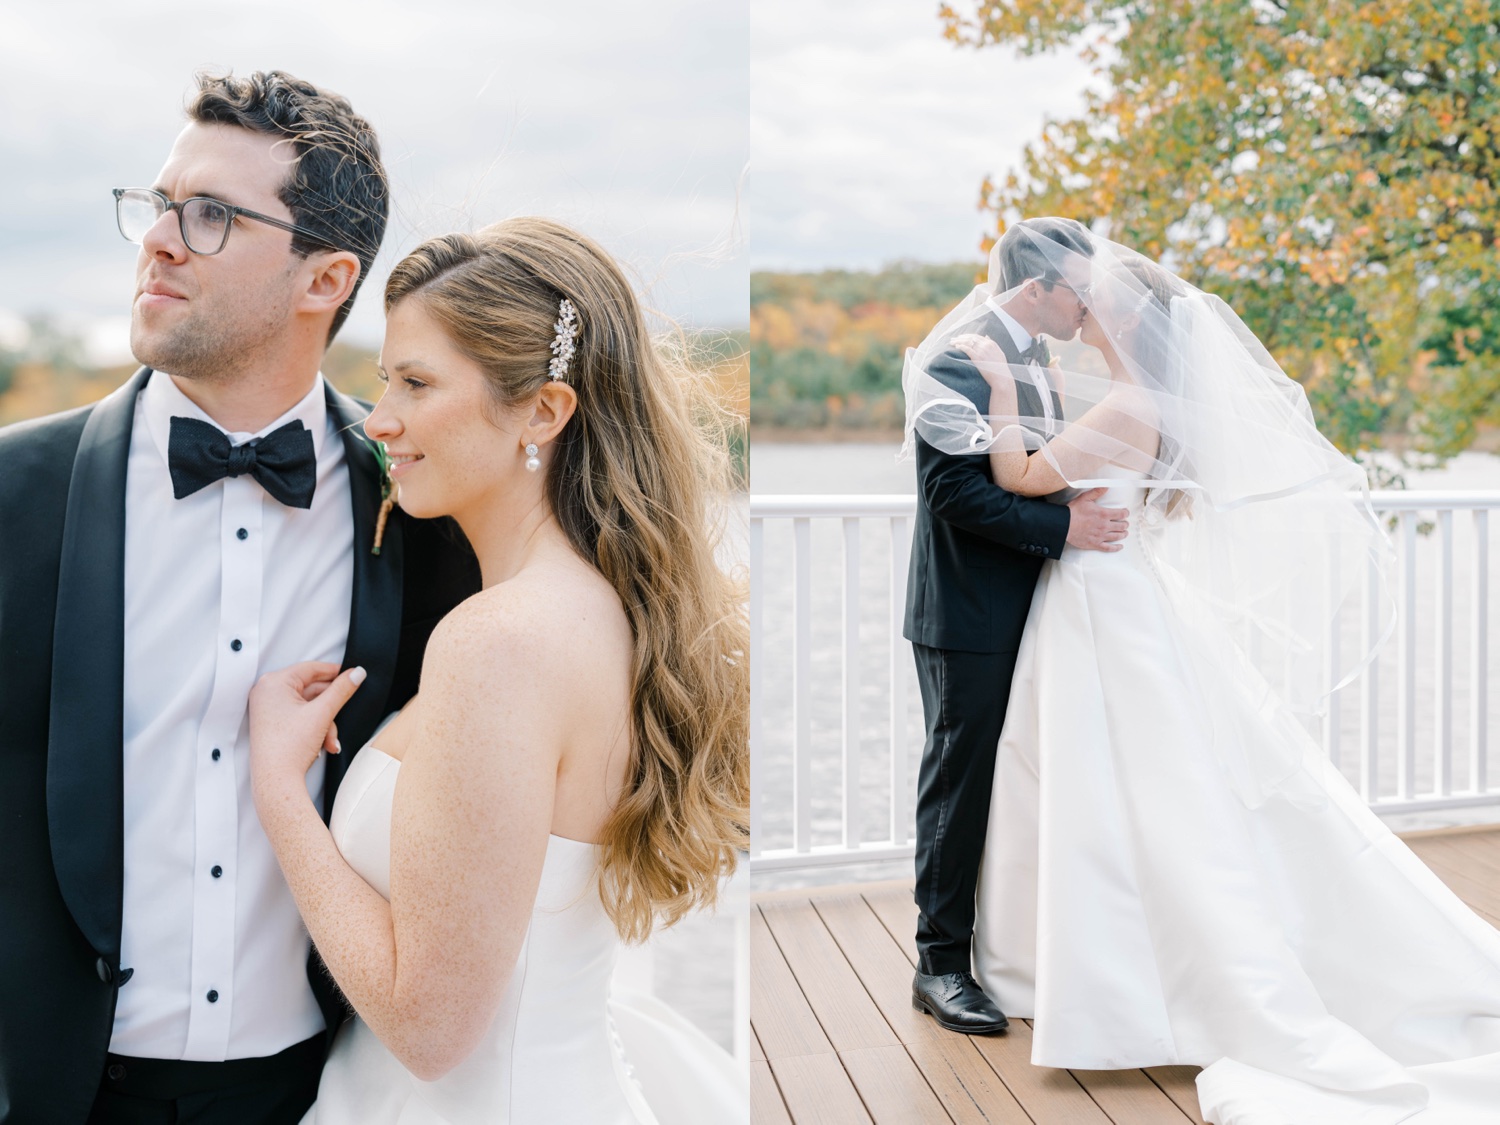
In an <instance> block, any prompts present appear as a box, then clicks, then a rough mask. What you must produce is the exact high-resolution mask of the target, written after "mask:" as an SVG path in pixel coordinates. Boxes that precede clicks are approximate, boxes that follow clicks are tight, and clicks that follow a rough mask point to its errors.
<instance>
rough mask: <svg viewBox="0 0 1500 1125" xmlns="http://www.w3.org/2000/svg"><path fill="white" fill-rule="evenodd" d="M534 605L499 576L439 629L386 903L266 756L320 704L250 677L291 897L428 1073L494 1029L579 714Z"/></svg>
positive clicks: (397, 817)
mask: <svg viewBox="0 0 1500 1125" xmlns="http://www.w3.org/2000/svg"><path fill="white" fill-rule="evenodd" d="M497 595H498V596H497ZM540 616H541V615H540V614H539V613H538V611H537V609H536V608H535V607H534V606H527V605H525V604H522V601H521V599H519V598H510V597H506V596H505V595H504V594H503V593H502V592H501V591H500V590H499V589H496V590H494V591H492V592H491V593H490V595H489V596H488V597H486V599H485V604H484V605H483V606H481V607H478V608H477V609H476V608H475V607H474V605H473V603H472V602H471V603H466V604H465V605H464V606H461V607H460V608H459V609H458V610H455V611H454V612H453V613H452V614H450V615H449V616H448V617H447V618H446V619H444V621H443V622H442V623H441V624H440V625H439V626H438V628H437V630H436V631H435V632H434V633H433V635H432V640H431V641H430V642H429V644H428V647H427V653H426V656H425V658H424V663H423V669H422V685H421V693H420V704H419V707H420V710H419V712H418V716H417V717H418V719H419V722H418V724H417V725H416V728H415V736H414V738H413V740H412V743H411V745H410V746H409V747H408V748H407V749H406V751H405V753H404V754H403V757H402V765H401V772H400V774H399V779H398V781H397V783H396V793H395V799H394V810H393V814H392V823H391V901H390V902H389V903H387V902H386V900H385V899H383V898H382V897H381V896H380V895H379V893H377V892H376V891H375V890H374V889H373V888H372V887H370V885H369V884H367V883H366V882H365V881H364V880H363V879H362V878H361V877H360V876H359V875H358V874H357V873H356V872H355V871H354V869H353V868H351V867H350V866H349V864H348V863H347V862H346V861H345V860H344V858H343V856H342V855H341V854H340V853H339V850H338V848H337V847H336V846H335V845H334V842H333V838H332V837H331V836H330V835H329V832H328V829H327V828H326V827H325V826H324V825H323V822H322V820H321V818H320V817H319V816H318V813H317V810H316V809H315V808H314V807H313V805H312V802H311V801H309V800H308V797H307V791H306V788H305V784H304V782H303V777H302V775H303V774H305V772H306V769H305V765H303V767H302V769H301V770H300V771H297V770H286V769H278V768H276V767H275V765H274V763H273V764H270V765H267V760H268V759H273V758H274V757H275V756H276V755H277V754H282V756H287V752H285V751H283V750H281V749H280V748H279V747H282V746H285V745H286V744H287V742H288V741H289V740H290V741H299V742H300V744H301V745H302V746H303V747H304V749H303V751H302V755H301V756H302V757H306V758H308V760H309V761H310V760H311V758H312V757H315V756H316V740H317V739H318V738H321V733H318V732H315V731H314V728H315V727H316V725H317V723H316V717H313V719H311V720H309V719H307V718H305V717H304V718H303V719H302V720H301V721H302V722H303V726H304V727H306V728H307V729H306V730H305V731H299V730H293V729H291V727H292V726H294V725H295V724H294V718H295V716H293V708H292V707H291V704H290V703H289V702H288V701H287V700H286V699H285V698H282V699H281V700H280V701H279V702H278V701H277V700H276V699H275V698H274V692H275V690H276V685H275V684H271V685H265V684H263V685H261V686H257V688H256V693H257V694H261V693H262V692H263V688H265V693H264V696H263V698H262V699H261V701H260V703H259V705H257V702H256V699H255V697H254V696H252V720H251V738H252V753H254V751H255V750H257V749H258V750H260V751H261V754H260V755H259V757H260V759H261V760H260V761H257V762H256V765H257V776H256V794H255V796H256V808H257V810H258V811H259V812H260V817H261V822H262V824H263V825H264V827H265V830H266V834H267V835H268V836H269V837H270V839H271V843H272V845H273V846H274V847H275V849H276V855H277V858H278V860H280V862H281V866H282V870H283V872H284V873H285V875H286V880H287V883H288V885H289V886H290V887H291V889H292V894H293V896H294V898H295V899H296V902H297V908H298V910H299V911H300V912H301V914H302V918H303V921H304V922H305V923H306V925H307V929H308V932H309V933H310V934H311V935H312V939H313V943H314V944H315V945H316V946H317V949H318V952H319V953H320V954H321V956H322V958H323V961H324V963H325V964H326V965H327V966H328V969H329V971H330V972H331V973H332V974H333V976H334V979H335V980H336V981H337V982H338V984H339V987H340V988H341V989H342V990H343V992H344V995H345V996H346V997H347V998H348V1000H349V1002H350V1003H351V1004H353V1006H354V1008H355V1010H356V1011H357V1012H358V1013H359V1015H360V1017H361V1018H362V1019H363V1020H364V1021H365V1022H366V1023H367V1024H368V1025H369V1027H370V1029H371V1030H372V1031H374V1032H375V1034H376V1035H377V1036H378V1037H379V1038H380V1040H381V1042H383V1043H384V1044H385V1045H386V1047H388V1048H389V1049H390V1050H391V1052H392V1053H393V1054H394V1055H395V1056H396V1057H397V1058H398V1059H399V1060H400V1061H401V1063H402V1064H403V1065H404V1066H405V1067H406V1068H407V1069H408V1070H410V1071H411V1072H412V1073H413V1074H415V1075H416V1076H417V1077H418V1078H421V1079H424V1080H432V1079H435V1078H438V1077H441V1076H442V1075H443V1074H445V1073H447V1072H448V1071H449V1070H451V1069H452V1068H453V1067H454V1066H455V1065H457V1064H458V1063H459V1062H460V1061H462V1060H463V1059H464V1058H465V1057H467V1056H468V1055H469V1054H470V1052H472V1051H473V1049H474V1048H475V1047H476V1046H477V1045H478V1043H479V1041H480V1039H481V1037H482V1036H483V1035H484V1033H485V1031H486V1029H487V1028H488V1027H489V1025H490V1023H491V1021H492V1020H493V1018H494V1015H495V1013H496V1011H497V1010H498V1008H499V1004H500V999H501V997H502V995H503V994H504V992H505V988H506V985H507V984H508V982H509V980H510V975H511V972H512V971H513V969H514V967H515V964H516V959H517V957H518V956H519V954H520V949H521V943H522V940H523V938H524V936H525V933H526V927H527V924H528V922H529V920H530V917H531V910H532V906H533V903H534V901H535V898H536V892H537V886H538V884H539V882H540V879H541V871H542V863H543V860H544V858H545V856H546V849H547V836H548V833H549V831H550V828H551V824H552V813H553V802H554V798H555V790H556V781H557V774H558V768H559V762H560V760H561V752H560V750H559V747H560V746H561V745H562V744H563V742H564V740H565V738H566V730H565V726H566V722H567V719H566V716H567V715H568V714H569V712H570V707H569V704H568V701H567V700H565V699H563V698H561V694H562V692H563V690H565V685H566V684H568V683H571V682H574V680H573V678H572V675H571V673H570V672H569V670H568V668H567V667H560V666H558V664H559V662H558V660H557V657H556V649H555V646H544V645H540V644H538V643H537V641H538V638H542V637H548V636H555V635H556V634H555V632H554V630H556V629H557V628H558V622H556V621H555V620H554V621H545V620H541V619H540ZM298 667H307V666H305V665H299V666H298ZM288 671H293V670H288ZM275 675H280V674H273V676H275ZM272 678H273V677H267V679H268V680H270V679H272ZM288 690H290V689H288ZM328 694H330V695H332V694H333V692H332V691H330V692H329V693H328ZM348 694H350V693H349V692H345V693H344V697H345V698H347V695H348ZM339 702H342V701H341V700H340V701H339ZM316 703H317V701H316V700H314V701H313V703H311V704H306V705H305V706H307V707H313V706H314V705H315V704H316ZM329 714H330V715H331V714H332V712H331V711H330V712H329ZM288 716H292V717H288ZM325 722H326V720H325ZM309 739H312V740H313V743H312V749H311V751H310V753H309V752H308V751H307V750H306V747H307V745H308V740H309ZM257 742H259V743H261V745H260V746H256V745H255V744H256V743H257ZM299 760H300V759H299ZM262 767H264V768H262Z"/></svg>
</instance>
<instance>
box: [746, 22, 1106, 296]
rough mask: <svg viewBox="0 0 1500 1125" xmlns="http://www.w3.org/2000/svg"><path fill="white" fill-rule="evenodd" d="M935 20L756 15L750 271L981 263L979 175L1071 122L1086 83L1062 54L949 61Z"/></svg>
mask: <svg viewBox="0 0 1500 1125" xmlns="http://www.w3.org/2000/svg"><path fill="white" fill-rule="evenodd" d="M958 6H959V7H960V8H962V7H964V3H963V0H958ZM937 7H938V5H937V2H936V0H752V4H751V27H752V33H751V35H752V52H751V66H750V73H751V107H752V108H751V130H750V151H751V159H752V161H753V166H754V175H753V176H752V178H751V181H750V188H749V191H748V198H749V201H750V214H751V237H750V264H751V267H752V268H754V269H819V268H823V267H830V266H842V267H849V268H875V267H878V266H881V265H883V264H885V263H887V262H890V261H893V260H896V259H900V258H915V259H918V260H922V261H932V262H951V261H958V260H961V259H965V258H975V259H977V258H978V255H979V248H978V247H979V239H980V237H981V235H982V234H983V233H984V230H985V218H984V216H982V215H980V214H979V212H978V211H977V210H976V204H977V201H978V198H979V185H980V183H981V181H982V180H983V178H984V176H985V174H986V173H992V174H994V175H995V176H996V177H997V178H998V177H999V176H1000V175H1001V174H1002V173H1003V172H1004V171H1007V170H1009V169H1010V168H1011V167H1013V166H1015V165H1017V164H1018V163H1019V157H1020V154H1021V149H1022V148H1023V147H1024V145H1025V144H1026V142H1027V141H1029V140H1033V139H1034V138H1036V137H1038V136H1040V134H1041V129H1042V123H1043V120H1044V118H1045V117H1046V116H1048V115H1050V116H1052V117H1057V118H1065V117H1073V116H1076V115H1077V114H1078V113H1079V112H1081V110H1082V108H1083V91H1084V89H1085V87H1086V85H1087V82H1088V78H1089V73H1088V70H1087V68H1086V67H1085V66H1084V65H1083V63H1081V62H1080V61H1079V60H1078V58H1077V57H1076V55H1075V54H1074V53H1073V52H1072V51H1071V50H1069V51H1066V52H1063V53H1061V54H1053V55H1049V56H1045V57H1041V58H1031V59H1020V60H1018V59H1016V57H1015V56H1014V54H1013V53H1012V52H1010V50H1009V49H1001V48H994V47H990V48H986V49H985V50H983V51H975V50H973V49H971V48H965V49H959V48H957V47H954V46H953V45H952V44H950V43H948V42H946V41H945V40H944V39H943V38H942V25H941V24H940V23H939V21H938V18H937Z"/></svg>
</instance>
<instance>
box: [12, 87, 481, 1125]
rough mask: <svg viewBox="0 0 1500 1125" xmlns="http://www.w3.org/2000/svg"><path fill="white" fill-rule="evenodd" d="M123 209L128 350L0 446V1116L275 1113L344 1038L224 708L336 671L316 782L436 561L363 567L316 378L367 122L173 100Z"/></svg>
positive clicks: (354, 451)
mask: <svg viewBox="0 0 1500 1125" xmlns="http://www.w3.org/2000/svg"><path fill="white" fill-rule="evenodd" d="M188 116H189V123H188V125H187V127H186V128H185V129H183V131H182V133H181V134H180V135H179V136H178V138H177V141H176V143H175V144H174V145H173V147H172V151H171V153H170V154H169V155H168V157H167V162H166V164H165V166H164V167H163V168H162V170H161V172H160V174H159V175H158V176H157V178H156V181H155V184H154V185H153V187H151V188H149V189H147V188H142V189H126V190H117V191H116V193H115V195H116V206H117V217H118V220H119V224H120V231H121V233H122V234H123V235H125V237H126V238H128V239H130V240H131V241H135V242H139V243H140V248H141V249H140V254H139V256H138V258H137V276H136V296H135V301H134V305H133V307H132V315H131V348H132V351H133V352H134V353H135V355H136V358H137V359H139V360H140V361H141V363H143V364H144V365H145V366H143V367H142V368H141V370H140V371H138V372H137V373H136V375H135V376H134V377H133V378H132V379H131V380H130V381H129V382H128V383H127V384H126V385H125V386H123V387H121V388H120V389H119V390H118V391H116V392H114V393H113V394H111V395H109V396H108V397H106V398H105V399H103V400H102V401H100V402H98V403H96V404H94V405H93V406H90V407H85V408H83V409H80V410H74V411H70V412H68V413H65V414H60V415H56V416H53V417H50V418H42V419H39V420H36V421H33V422H27V423H22V424H20V425H16V426H11V427H9V428H7V429H4V430H0V466H4V468H5V472H4V474H3V476H0V826H3V827H0V841H3V843H4V852H5V854H4V858H3V863H0V1122H4V1123H7V1125H9V1123H15V1125H21V1123H25V1125H84V1123H85V1122H91V1123H92V1122H100V1123H102V1122H169V1121H192V1122H195V1123H203V1125H220V1123H223V1125H230V1123H239V1122H244V1123H251V1122H254V1123H257V1125H259V1123H265V1122H283V1121H285V1122H295V1121H297V1120H298V1119H299V1118H300V1117H301V1115H302V1113H303V1111H304V1110H305V1109H306V1108H307V1106H308V1104H309V1103H310V1102H311V1101H312V1099H313V1097H314V1095H315V1093H316V1090H317V1082H318V1074H319V1071H320V1069H321V1067H322V1061H323V1057H324V1054H325V1051H326V1048H327V1043H328V1041H329V1039H330V1038H331V1036H332V1033H333V1031H334V1029H335V1028H336V1027H337V1026H338V1023H339V1021H340V1020H341V1018H342V1017H343V1014H344V1009H343V1006H342V1003H341V1000H340V998H339V996H338V994H337V991H336V990H335V988H334V987H333V985H332V983H331V981H330V979H329V978H328V976H327V974H326V972H325V971H324V970H323V969H322V967H321V965H320V963H319V962H318V960H317V957H316V954H315V953H313V951H312V950H311V948H310V943H309V941H308V938H307V934H306V931H305V930H304V929H303V927H302V923H301V921H300V919H299V917H298V915H297V911H296V907H295V905H294V904H293V902H292V898H291V894H290V892H289V891H288V889H287V887H286V885H285V883H284V882H283V880H282V877H281V873H280V870H279V868H278V866H277V863H276V859H275V856H274V854H273V853H272V851H271V847H270V844H269V842H268V841H267V839H266V837H265V835H264V833H263V832H262V830H261V828H260V825H259V822H258V821H257V819H256V815H255V806H254V803H253V801H252V799H251V794H250V784H249V760H248V750H249V744H248V737H247V725H246V714H245V702H246V696H247V693H248V692H249V690H250V688H251V686H252V685H253V684H254V683H255V681H256V679H257V677H259V676H260V675H261V674H262V673H264V672H266V671H268V670H271V669H275V668H279V667H282V666H284V665H287V664H291V663H293V662H295V661H301V660H310V659H316V660H331V661H342V662H343V664H344V665H345V666H346V667H348V666H353V665H362V666H363V667H364V668H365V669H366V670H367V673H368V678H367V679H366V680H365V682H364V685H363V686H362V687H361V689H360V690H359V692H358V693H356V694H355V696H354V698H353V699H352V700H351V701H350V702H349V703H348V705H347V706H345V707H344V709H343V710H342V711H341V712H340V714H339V719H338V734H339V737H340V739H341V741H342V744H343V746H344V753H343V754H341V755H338V756H335V757H328V758H327V759H326V762H324V763H320V764H318V765H315V766H314V768H313V770H312V771H311V772H310V773H309V774H308V786H309V789H310V790H311V791H312V793H313V795H314V796H315V798H319V799H321V801H322V807H323V809H324V813H325V816H326V814H327V811H328V810H329V809H330V808H331V806H332V804H333V798H334V794H335V792H336V790H337V788H338V784H339V779H340V778H341V776H342V772H343V769H344V767H345V766H346V764H347V760H348V758H349V757H350V755H351V754H352V752H353V751H355V750H357V749H358V748H359V747H360V746H361V745H362V744H363V742H364V741H365V740H366V739H367V738H368V737H369V736H370V734H371V733H372V731H373V730H374V728H375V726H376V724H377V723H378V722H379V720H380V719H381V717H382V716H384V715H385V714H386V713H387V712H389V711H390V710H392V709H394V708H396V707H399V706H400V705H401V704H402V703H403V702H404V701H405V700H406V699H407V698H409V697H410V696H411V694H412V693H413V692H414V691H415V687H416V675H417V669H418V667H419V664H420V661H421V655H422V650H423V647H424V646H425V644H426V640H427V636H428V634H429V633H430V631H431V630H432V627H433V625H434V624H435V622H436V620H437V619H438V618H439V617H440V616H441V615H442V614H443V613H445V612H446V611H447V610H448V609H449V608H450V607H451V606H452V605H454V604H455V603H456V602H457V601H459V600H461V599H462V598H463V597H465V596H467V595H468V594H469V593H471V592H473V591H474V590H476V589H477V588H478V573H477V568H476V566H475V564H474V560H473V555H472V553H471V552H470V551H469V550H468V547H467V545H466V544H464V543H463V542H462V540H461V539H460V538H458V537H456V536H455V535H454V534H453V533H451V532H449V531H448V529H447V527H446V525H441V524H437V523H424V522H421V521H415V520H410V519H407V518H405V517H404V516H403V515H402V514H401V513H400V512H399V511H398V512H396V513H395V514H394V515H393V516H392V517H391V519H390V520H389V523H388V525H387V526H386V527H385V528H384V533H383V543H382V544H381V545H380V547H381V549H380V551H379V553H378V554H376V553H375V552H374V550H373V548H374V546H375V537H376V534H377V533H376V519H377V513H378V512H379V510H380V507H381V483H382V482H381V475H380V468H379V465H378V463H377V460H376V457H375V456H374V453H373V451H372V449H371V448H370V447H369V446H368V444H367V443H366V442H365V440H364V439H363V437H362V435H361V430H360V426H359V423H360V420H361V419H362V418H363V416H364V414H365V410H364V409H362V408H361V407H360V406H359V405H358V404H357V403H355V402H354V401H353V400H352V399H349V398H346V397H345V396H344V395H341V394H339V393H338V392H336V391H334V390H333V388H332V387H330V386H329V385H328V384H327V383H325V382H324V381H323V379H322V378H321V376H320V375H319V371H318V368H319V364H320V363H321V360H322V356H323V353H324V350H325V349H326V347H327V344H328V341H329V340H330V339H331V338H332V336H333V334H334V333H335V332H336V331H337V330H338V328H339V326H340V325H341V324H342V323H343V321H344V318H345V317H346V316H347V315H348V312H349V309H350V306H351V305H352V303H353V301H354V297H355V294H356V292H357V290H358V289H359V285H360V282H361V281H362V280H363V279H364V277H365V276H366V275H367V274H368V272H369V269H370V266H371V264H372V262H373V261H374V258H375V254H376V252H377V251H378V250H379V247H380V241H381V238H382V236H383V235H384V232H385V223H386V215H387V210H388V208H387V195H388V183H387V180H386V174H385V170H384V168H383V166H382V164H381V161H380V154H379V146H378V142H377V141H376V138H375V134H374V132H373V131H372V130H371V129H370V127H369V125H368V124H367V123H366V122H365V121H364V119H363V118H361V117H359V116H358V115H356V114H355V113H354V111H353V109H352V108H351V107H350V105H349V103H348V102H347V101H345V100H344V99H343V98H341V97H339V96H338V95H336V94H332V93H330V92H328V91H326V90H322V89H319V88H318V87H316V86H313V85H312V84H310V83H307V82H303V81H300V80H298V79H295V78H292V77H291V76H289V75H287V74H284V73H281V72H277V71H273V72H270V73H266V74H259V73H258V74H253V75H251V76H249V77H248V78H234V77H222V78H220V77H211V76H206V75H205V76H200V77H199V79H198V90H197V93H196V95H195V96H194V97H193V99H192V101H191V104H190V105H189V107H188Z"/></svg>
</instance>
